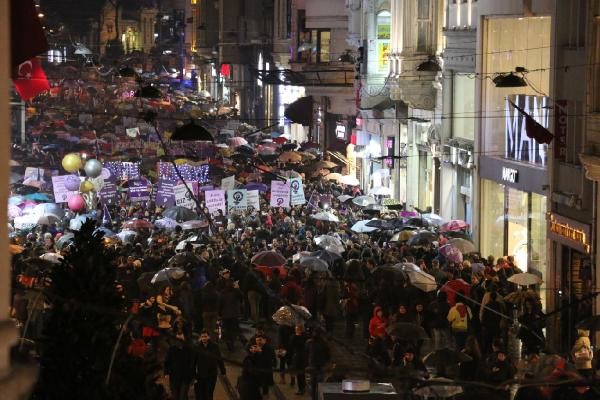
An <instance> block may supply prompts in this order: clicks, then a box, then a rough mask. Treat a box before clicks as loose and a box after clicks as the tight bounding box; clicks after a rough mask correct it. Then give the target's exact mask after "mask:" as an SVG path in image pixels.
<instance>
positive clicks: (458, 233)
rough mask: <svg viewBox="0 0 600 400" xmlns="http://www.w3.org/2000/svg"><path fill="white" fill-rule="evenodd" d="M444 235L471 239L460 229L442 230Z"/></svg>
mask: <svg viewBox="0 0 600 400" xmlns="http://www.w3.org/2000/svg"><path fill="white" fill-rule="evenodd" d="M444 236H446V237H447V238H462V239H466V240H469V241H471V240H472V239H471V236H469V234H468V233H466V232H462V231H448V232H444Z"/></svg>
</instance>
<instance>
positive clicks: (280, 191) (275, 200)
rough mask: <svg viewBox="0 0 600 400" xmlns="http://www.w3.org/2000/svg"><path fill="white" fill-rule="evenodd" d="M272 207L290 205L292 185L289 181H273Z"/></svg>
mask: <svg viewBox="0 0 600 400" xmlns="http://www.w3.org/2000/svg"><path fill="white" fill-rule="evenodd" d="M271 207H284V208H289V207H290V185H289V184H288V183H287V182H282V181H272V182H271Z"/></svg>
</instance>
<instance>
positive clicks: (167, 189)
mask: <svg viewBox="0 0 600 400" xmlns="http://www.w3.org/2000/svg"><path fill="white" fill-rule="evenodd" d="M174 186H175V182H174V181H173V180H171V179H161V180H159V181H158V187H157V189H156V200H155V204H156V206H157V207H172V206H174V205H175V193H174V192H173V187H174Z"/></svg>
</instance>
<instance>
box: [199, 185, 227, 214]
mask: <svg viewBox="0 0 600 400" xmlns="http://www.w3.org/2000/svg"><path fill="white" fill-rule="evenodd" d="M204 197H205V199H204V202H205V204H206V208H208V212H210V213H211V214H213V213H215V212H216V211H217V210H221V211H222V212H223V214H225V212H226V210H227V207H226V206H225V191H223V190H207V191H206V192H205V193H204Z"/></svg>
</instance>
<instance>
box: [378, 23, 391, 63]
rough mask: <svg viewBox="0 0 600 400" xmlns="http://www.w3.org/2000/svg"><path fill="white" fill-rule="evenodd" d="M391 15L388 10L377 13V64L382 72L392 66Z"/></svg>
mask: <svg viewBox="0 0 600 400" xmlns="http://www.w3.org/2000/svg"><path fill="white" fill-rule="evenodd" d="M391 17H392V15H391V14H390V13H389V12H388V11H382V12H380V13H379V14H377V60H378V63H377V66H378V69H379V71H381V72H387V71H388V70H389V67H390V60H389V55H390V28H391Z"/></svg>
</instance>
